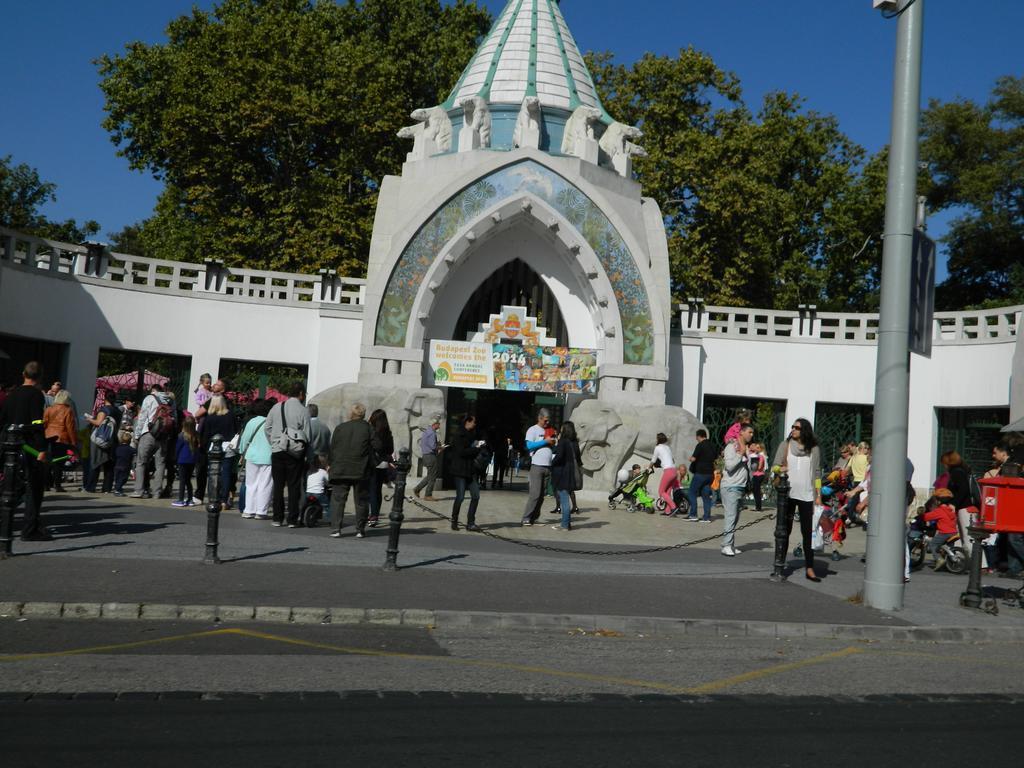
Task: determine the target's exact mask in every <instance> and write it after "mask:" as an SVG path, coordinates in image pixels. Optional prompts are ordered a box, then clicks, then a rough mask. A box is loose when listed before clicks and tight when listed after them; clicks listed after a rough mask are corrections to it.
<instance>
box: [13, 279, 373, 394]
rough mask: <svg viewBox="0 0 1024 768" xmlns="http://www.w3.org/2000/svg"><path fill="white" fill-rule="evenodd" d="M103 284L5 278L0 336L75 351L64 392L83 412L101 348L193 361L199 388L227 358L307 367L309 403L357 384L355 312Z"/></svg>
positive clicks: (359, 322)
mask: <svg viewBox="0 0 1024 768" xmlns="http://www.w3.org/2000/svg"><path fill="white" fill-rule="evenodd" d="M97 283H99V281H96V282H95V283H94V282H89V281H88V280H87V279H70V278H60V277H53V276H50V275H49V274H47V273H45V272H39V273H36V272H33V271H32V270H26V269H11V268H5V269H3V270H2V278H0V332H3V333H7V334H11V335H16V336H24V337H27V338H34V339H42V340H46V341H55V342H61V343H65V344H68V345H69V353H68V360H67V378H66V380H65V386H66V387H67V388H68V389H69V390H70V392H71V393H72V396H73V397H74V398H75V400H76V402H77V403H78V405H79V410H82V409H83V408H86V407H88V404H89V403H90V398H91V396H92V393H93V390H94V388H95V385H96V383H95V379H96V368H97V358H98V355H99V350H100V349H102V348H106V349H126V350H138V351H142V352H151V353H156V354H172V355H185V356H189V357H191V358H192V373H191V377H190V379H191V383H192V386H194V385H195V383H196V382H198V379H199V375H200V374H202V373H207V372H209V373H212V374H214V375H216V374H217V370H218V366H219V365H220V361H221V360H222V359H240V360H254V361H267V362H275V363H286V364H293V365H308V366H309V385H308V386H309V391H310V393H311V394H315V393H317V392H319V391H321V390H322V389H326V388H327V387H330V386H333V385H335V384H340V383H344V382H348V381H355V379H356V375H357V372H358V370H359V337H360V333H361V329H362V319H361V312H359V311H358V310H356V311H353V310H343V309H335V308H330V309H327V308H325V309H319V310H318V309H317V307H318V305H313V304H310V305H309V306H305V307H302V306H282V305H280V304H273V303H270V302H266V303H260V302H255V301H245V300H233V299H230V298H226V297H224V296H221V295H218V294H202V293H199V294H196V295H194V296H182V295H175V294H168V293H167V292H160V291H147V290H144V289H141V290H140V289H138V288H136V289H130V288H127V289H126V288H121V287H113V286H111V285H109V284H103V283H99V284H97Z"/></svg>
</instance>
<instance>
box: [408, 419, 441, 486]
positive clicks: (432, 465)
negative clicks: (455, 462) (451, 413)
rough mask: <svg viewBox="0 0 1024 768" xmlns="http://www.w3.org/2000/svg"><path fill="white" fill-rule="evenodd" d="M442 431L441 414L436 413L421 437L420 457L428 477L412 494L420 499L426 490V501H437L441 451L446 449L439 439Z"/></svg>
mask: <svg viewBox="0 0 1024 768" xmlns="http://www.w3.org/2000/svg"><path fill="white" fill-rule="evenodd" d="M440 429H441V414H439V413H435V414H434V416H433V418H432V419H431V421H430V426H429V427H427V428H426V429H424V430H423V434H422V435H420V455H421V456H422V457H423V466H424V467H426V468H427V476H426V477H424V478H423V479H422V480H420V481H419V483H418V484H417V485H416V487H415V488H413V489H412V493H413V495H414V496H415V497H416V498H419V496H420V491H422V490H423V489H424V488H426V489H427V495H426V496H424V497H423V499H424V501H437V499H435V498H434V483H435V482H436V480H437V473H438V472H439V471H440V469H441V451H443V450H444V449H445V446H444V445H442V444H441V440H440V439H439V438H438V432H439V430H440Z"/></svg>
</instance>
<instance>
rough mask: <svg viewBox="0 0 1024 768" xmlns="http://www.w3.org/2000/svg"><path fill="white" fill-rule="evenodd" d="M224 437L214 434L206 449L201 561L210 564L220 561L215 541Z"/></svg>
mask: <svg viewBox="0 0 1024 768" xmlns="http://www.w3.org/2000/svg"><path fill="white" fill-rule="evenodd" d="M223 440H224V438H223V437H222V436H221V435H214V436H213V440H212V441H211V443H210V447H209V448H208V449H207V451H206V463H207V467H208V469H207V471H206V477H207V480H206V555H205V557H203V562H204V563H208V564H210V565H217V564H218V563H220V558H219V557H217V546H218V544H219V542H218V541H217V537H218V534H219V532H220V463H221V461H223V459H224V448H223V447H222V443H223Z"/></svg>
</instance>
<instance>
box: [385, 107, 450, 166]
mask: <svg viewBox="0 0 1024 768" xmlns="http://www.w3.org/2000/svg"><path fill="white" fill-rule="evenodd" d="M411 117H412V119H413V120H417V121H418V122H417V123H416V125H408V126H406V127H405V128H402V129H401V130H400V131H399V132H398V136H399V138H402V139H412V140H413V142H414V143H413V147H412V152H410V153H409V154H408V155H407V156H406V158H405V159H406V161H407V162H413V161H415V160H422V159H423V158H426V157H430V156H431V155H436V154H438V153H442V152H448V151H449V150H450V149H451V148H452V121H451V119H450V118H449V117H448V113H447V112H445V111H444V109H443V108H441V107H429V108H426V109H423V108H421V109H417V110H414V111H413V113H412V115H411Z"/></svg>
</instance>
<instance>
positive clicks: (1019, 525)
mask: <svg viewBox="0 0 1024 768" xmlns="http://www.w3.org/2000/svg"><path fill="white" fill-rule="evenodd" d="M978 485H979V486H981V510H980V511H979V513H978V519H977V522H976V526H977V527H978V528H983V529H985V530H986V531H992V532H998V533H1024V478H1020V477H987V478H982V479H981V480H979V481H978Z"/></svg>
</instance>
